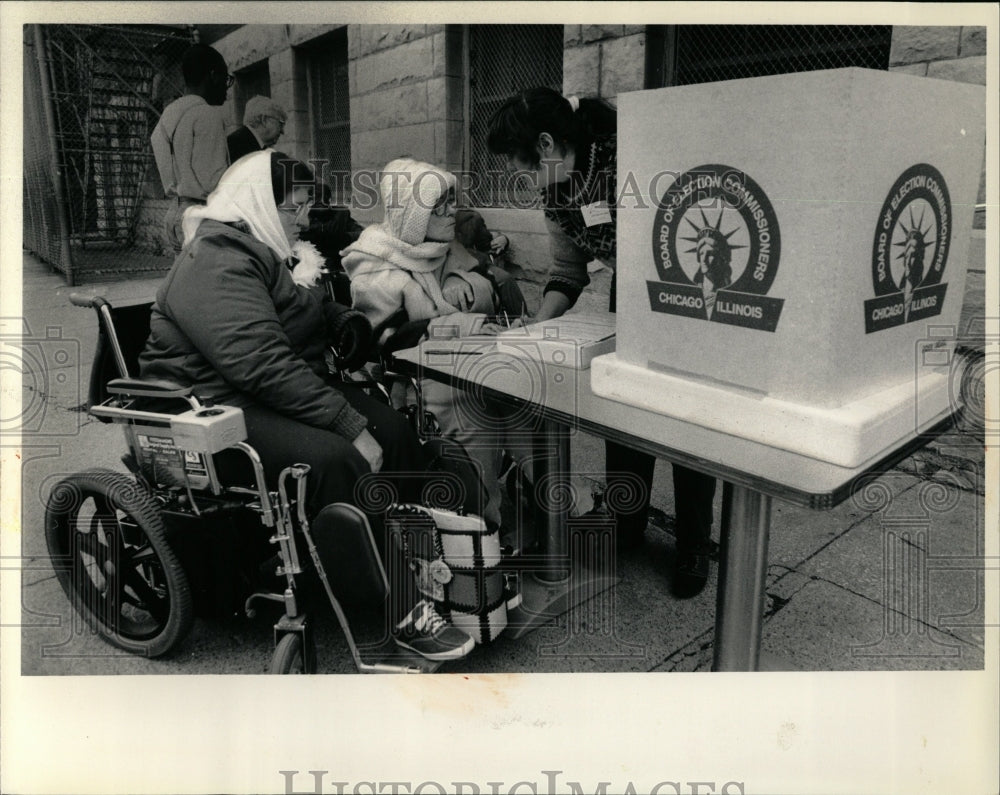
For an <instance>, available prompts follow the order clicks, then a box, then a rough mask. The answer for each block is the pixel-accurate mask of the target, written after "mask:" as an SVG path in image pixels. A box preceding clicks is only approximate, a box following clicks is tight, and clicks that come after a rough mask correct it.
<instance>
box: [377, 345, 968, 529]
mask: <svg viewBox="0 0 1000 795" xmlns="http://www.w3.org/2000/svg"><path fill="white" fill-rule="evenodd" d="M393 364H394V367H395V368H396V369H397V370H399V371H400V372H402V373H404V374H406V375H410V376H416V377H421V378H431V379H433V380H436V381H441V382H444V383H447V384H450V385H452V386H456V387H460V388H462V389H466V390H473V391H476V392H478V393H481V394H483V395H485V396H489V397H491V398H494V399H498V400H502V401H505V402H507V403H510V404H513V405H517V406H523V407H525V408H526V410H527V409H531V410H533V411H537V412H538V413H539V415H540V416H541V417H542V418H543V419H546V420H549V421H552V422H555V423H557V424H559V425H562V426H565V427H566V428H568V429H570V431H571V432H573V431H583V432H585V433H589V434H593V435H595V436H598V437H601V438H604V439H609V440H611V441H615V442H618V443H620V444H623V445H625V446H627V447H631V448H633V449H635V450H640V451H642V452H646V453H650V454H651V455H653V456H655V457H656V458H660V459H663V460H666V461H670V462H671V463H678V464H683V465H685V466H687V467H689V468H691V469H694V470H697V471H699V472H704V473H706V474H709V475H714V476H715V477H717V478H719V479H721V480H724V481H727V482H729V483H733V484H735V485H738V486H745V487H747V488H750V489H753V490H755V491H758V492H760V493H762V494H767V495H769V496H772V497H776V498H778V499H781V500H785V501H787V502H791V503H794V504H796V505H803V506H806V507H808V508H813V509H817V510H826V509H829V508H833V507H834V506H835V505H837V504H839V503H841V502H843V501H844V500H845V499H847V498H848V497H849V496H850V495H851V493H852V492H853V491H854V490H855V488H856V487H857V485H858V484H859V483H864V482H867V479H868V477H870V476H874V475H875V474H878V473H881V472H884V471H886V470H888V469H889V468H891V467H892V466H894V465H895V464H896V463H897V462H898V461H900V460H902V459H903V458H906V457H907V456H909V455H910V454H911V453H913V452H914V451H915V450H917V449H919V448H920V447H922V446H923V445H925V444H926V443H927V442H928V441H930V440H931V439H933V438H934V437H935V436H936V435H937V434H938V433H940V432H941V431H942V430H943V429H944V428H946V427H947V426H948V425H949V424H950V422H951V415H950V413H947V412H946V413H945V414H943V415H942V416H941V418H940V420H937V421H935V422H933V424H932V426H931V427H930V428H929V429H928V430H926V431H924V432H922V433H919V434H916V433H915V434H913V435H912V436H911V437H908V438H906V439H903V440H901V441H900V442H899V444H898V445H896V446H894V447H893V448H892V449H891V450H887V451H884V452H883V453H882V454H880V455H879V456H876V457H875V458H874V459H872V460H871V461H869V462H866V463H865V464H863V465H862V466H859V467H855V468H845V467H841V466H836V465H834V464H829V463H827V462H824V461H820V460H818V459H814V458H810V457H808V456H803V455H800V454H797V453H791V452H788V451H786V450H780V449H778V448H775V447H769V446H768V445H765V444H760V443H759V442H753V441H749V440H747V439H742V438H739V437H737V436H732V435H730V434H726V433H721V432H719V431H716V430H713V429H711V428H707V427H703V426H701V425H697V424H694V423H690V422H685V421H684V420H678V419H675V418H672V417H666V416H663V415H661V414H657V413H654V412H650V411H647V410H645V409H641V408H638V407H636V406H631V405H628V404H625V403H619V402H617V401H614V400H609V399H607V398H603V397H599V396H597V395H595V394H594V393H593V392H592V391H591V389H590V370H589V369H586V370H576V369H573V368H569V367H559V366H556V365H553V364H545V365H544V366H543V365H542V364H541V362H540V361H538V360H537V358H534V357H532V356H531V354H530V352H526V353H525V354H524V355H518V356H515V355H511V354H510V353H509V352H505V353H499V352H497V351H496V350H495V344H494V341H493V340H492V339H490V338H482V337H479V338H475V337H473V338H466V339H461V340H429V341H426V342H425V343H424V344H423V345H422V346H421V347H417V348H409V349H406V350H403V351H398V352H397V353H396V354H395V356H394V357H393Z"/></svg>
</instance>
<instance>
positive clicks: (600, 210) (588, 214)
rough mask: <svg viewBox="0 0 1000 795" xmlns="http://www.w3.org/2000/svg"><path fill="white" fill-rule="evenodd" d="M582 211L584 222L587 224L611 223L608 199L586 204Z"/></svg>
mask: <svg viewBox="0 0 1000 795" xmlns="http://www.w3.org/2000/svg"><path fill="white" fill-rule="evenodd" d="M580 212H581V213H583V222H584V223H585V224H586V225H587V226H597V225H598V224H610V223H611V210H610V209H609V208H608V203H607V202H606V201H600V202H594V203H593V204H585V205H583V207H581V208H580Z"/></svg>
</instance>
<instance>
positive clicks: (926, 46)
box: [889, 25, 962, 66]
mask: <svg viewBox="0 0 1000 795" xmlns="http://www.w3.org/2000/svg"><path fill="white" fill-rule="evenodd" d="M961 32H962V29H961V28H959V27H938V26H935V27H920V26H916V25H895V26H893V28H892V48H891V50H890V51H889V63H890V65H892V66H896V65H899V64H907V63H914V62H916V61H934V60H938V59H940V58H954V57H956V56H957V55H958V42H959V37H960V35H961Z"/></svg>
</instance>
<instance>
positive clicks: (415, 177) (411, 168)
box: [379, 157, 455, 244]
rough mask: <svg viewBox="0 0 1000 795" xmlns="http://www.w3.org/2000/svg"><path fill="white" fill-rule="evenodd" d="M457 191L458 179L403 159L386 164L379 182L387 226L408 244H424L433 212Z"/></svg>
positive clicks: (447, 173)
mask: <svg viewBox="0 0 1000 795" xmlns="http://www.w3.org/2000/svg"><path fill="white" fill-rule="evenodd" d="M454 187H455V175H454V174H451V173H450V172H448V171H445V170H444V169H440V168H437V167H436V166H432V165H431V164H430V163H421V162H420V161H418V160H411V159H410V158H406V157H403V158H399V159H397V160H393V161H392V162H390V163H388V164H386V167H385V169H383V171H382V179H381V181H380V182H379V188H380V190H381V193H382V204H383V206H384V207H385V224H386V226H388V227H389V229H390V230H391V231H392V233H393V234H394V235H395V236H396V237H398V238H399V239H400V240H402V241H404V242H406V243H410V244H414V243H422V242H423V240H424V238H425V237H426V234H427V222H428V220H429V219H430V217H431V210H432V209H433V208H434V205H435V204H437V203H438V200H439V199H440V198H441V197H442V196H444V195H445V194H446V193H447V192H448V191H449V190H452V189H454Z"/></svg>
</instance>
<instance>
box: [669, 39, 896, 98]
mask: <svg viewBox="0 0 1000 795" xmlns="http://www.w3.org/2000/svg"><path fill="white" fill-rule="evenodd" d="M673 44H674V47H673V55H672V58H671V61H672V69H671V68H669V67H668V69H667V75H666V76H665V81H664V84H665V85H675V86H684V85H691V84H693V83H709V82H714V81H717V80H735V79H738V78H743V77H763V76H765V75H777V74H786V73H789V72H809V71H814V70H817V69H839V68H842V67H846V66H860V67H864V68H867V69H888V68H889V49H890V46H891V44H892V27H891V26H889V25H677V26H676V27H675V28H674V42H673ZM668 58H670V54H669V53H668ZM671 72H672V74H671Z"/></svg>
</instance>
